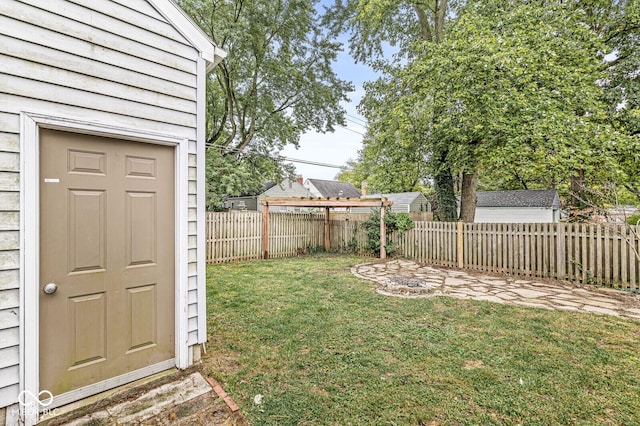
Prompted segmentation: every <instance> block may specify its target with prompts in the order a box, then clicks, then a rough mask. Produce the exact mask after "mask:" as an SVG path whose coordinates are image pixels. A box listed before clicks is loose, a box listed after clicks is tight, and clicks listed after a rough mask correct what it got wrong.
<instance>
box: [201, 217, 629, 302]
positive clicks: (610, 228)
mask: <svg viewBox="0 0 640 426" xmlns="http://www.w3.org/2000/svg"><path fill="white" fill-rule="evenodd" d="M323 220H324V215H323V214H302V213H273V214H271V215H270V217H269V222H270V223H269V251H270V256H271V257H285V256H296V255H299V254H301V253H302V252H305V251H306V250H308V249H310V248H313V249H315V248H318V247H322V246H323V242H324V225H323ZM361 223H362V222H361V221H360V220H350V219H348V218H347V219H346V220H345V219H344V218H340V219H332V220H331V221H330V228H331V249H332V250H336V251H342V250H348V251H360V252H362V249H363V247H365V246H366V243H367V240H366V236H365V235H364V232H363V227H362V226H361ZM262 229H263V227H262V214H260V213H255V212H253V213H208V216H207V236H206V238H207V261H208V262H229V261H237V260H250V259H260V258H261V256H262V251H261V242H262ZM639 233H640V227H637V226H636V227H628V226H624V225H609V224H606V225H605V224H601V225H600V224H593V225H587V224H565V223H533V224H506V223H471V224H468V223H447V222H422V221H421V222H415V228H414V229H412V230H410V231H408V232H406V233H405V234H404V235H402V236H401V237H398V236H397V235H392V236H391V242H392V243H395V244H399V248H398V251H397V254H398V255H399V256H402V257H406V258H410V259H415V260H416V261H418V262H425V263H430V264H434V265H441V266H446V267H455V268H467V269H472V270H478V271H486V272H495V273H505V274H510V275H515V276H522V277H539V278H552V279H559V280H567V281H574V282H579V283H589V284H597V285H602V286H608V287H622V288H627V289H631V290H640V260H639V259H638V257H639V256H638V253H639V252H640V239H639V238H638V234H639Z"/></svg>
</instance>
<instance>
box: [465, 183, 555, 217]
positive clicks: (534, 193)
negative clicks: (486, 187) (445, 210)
mask: <svg viewBox="0 0 640 426" xmlns="http://www.w3.org/2000/svg"><path fill="white" fill-rule="evenodd" d="M477 200H478V203H477V205H476V217H475V222H476V223H548V222H558V221H559V220H560V207H561V206H560V198H559V197H558V191H556V190H555V189H545V190H516V191H492V192H478V193H477Z"/></svg>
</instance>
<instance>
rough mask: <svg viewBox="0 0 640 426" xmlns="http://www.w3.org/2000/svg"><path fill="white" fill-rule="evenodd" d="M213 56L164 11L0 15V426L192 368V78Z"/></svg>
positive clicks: (198, 245)
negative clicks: (159, 374)
mask: <svg viewBox="0 0 640 426" xmlns="http://www.w3.org/2000/svg"><path fill="white" fill-rule="evenodd" d="M224 56H225V53H224V52H223V51H221V50H220V49H218V48H217V47H216V46H215V45H214V44H213V43H212V42H211V41H210V40H209V38H208V37H207V36H206V35H205V34H204V33H203V32H202V31H201V30H200V29H199V28H198V27H197V26H196V25H195V24H194V23H193V22H192V21H191V20H190V19H189V18H187V16H186V15H185V14H184V13H183V11H182V10H180V9H179V8H178V7H177V6H176V4H175V3H174V2H173V1H171V0H91V1H80V0H0V92H1V93H0V419H2V420H4V422H5V423H6V424H7V425H12V426H13V425H16V424H27V425H32V424H34V423H35V422H36V421H37V420H38V409H36V408H34V407H39V408H40V409H43V408H46V409H52V408H55V407H57V406H60V405H64V404H67V403H69V402H72V401H75V400H79V399H83V398H85V397H87V396H89V395H92V394H96V393H99V392H102V391H104V390H105V389H108V388H112V387H115V386H118V385H121V384H123V383H126V382H130V381H133V380H136V379H139V378H142V377H145V376H148V375H151V374H154V373H156V372H158V371H162V370H166V369H171V368H176V367H177V368H181V369H184V368H186V367H188V366H189V365H191V364H193V363H194V361H196V360H197V359H199V357H200V350H201V344H202V343H203V342H205V340H206V338H207V334H206V318H205V315H206V310H205V300H206V298H205V240H204V239H205V232H204V230H205V222H204V221H205V182H204V173H205V112H206V111H205V110H206V105H205V102H206V97H205V89H206V78H207V77H206V75H207V71H208V70H210V69H211V68H212V67H214V66H215V64H216V63H217V62H218V61H220V60H222V58H223V57H224ZM49 392H50V393H51V394H52V395H53V399H52V400H49V399H47V400H46V404H38V401H37V399H38V397H39V396H40V398H43V395H44V396H46V395H48V393H49ZM45 405H46V407H44V406H45Z"/></svg>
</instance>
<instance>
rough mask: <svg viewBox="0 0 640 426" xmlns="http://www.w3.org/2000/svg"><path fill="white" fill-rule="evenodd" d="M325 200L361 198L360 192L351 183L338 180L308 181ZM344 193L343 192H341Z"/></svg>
mask: <svg viewBox="0 0 640 426" xmlns="http://www.w3.org/2000/svg"><path fill="white" fill-rule="evenodd" d="M307 180H308V181H309V182H310V183H311V184H313V186H315V187H316V189H317V190H318V191H319V192H320V194H322V196H323V197H324V198H335V197H348V198H360V191H358V190H357V189H356V187H355V186H353V185H352V184H350V183H349V182H339V181H337V180H322V179H307ZM340 191H342V192H340Z"/></svg>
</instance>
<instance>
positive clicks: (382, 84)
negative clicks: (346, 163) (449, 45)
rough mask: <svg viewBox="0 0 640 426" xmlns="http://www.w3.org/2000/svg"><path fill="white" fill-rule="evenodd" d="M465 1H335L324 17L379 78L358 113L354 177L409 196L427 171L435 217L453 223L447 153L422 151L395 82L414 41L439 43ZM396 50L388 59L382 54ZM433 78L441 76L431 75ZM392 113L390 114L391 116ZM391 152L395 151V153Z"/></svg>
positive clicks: (418, 131)
mask: <svg viewBox="0 0 640 426" xmlns="http://www.w3.org/2000/svg"><path fill="white" fill-rule="evenodd" d="M462 4H464V1H455V0H427V1H419V2H418V1H407V0H401V1H397V0H381V1H364V0H345V1H342V0H337V1H336V2H335V5H334V6H333V7H332V8H331V10H330V13H328V14H327V15H326V17H327V18H326V19H327V20H329V21H330V22H331V23H332V25H333V29H334V31H336V32H342V31H344V32H349V33H350V35H351V38H350V49H351V54H352V56H353V57H354V58H356V60H357V61H360V62H364V63H367V64H369V65H371V66H372V67H373V68H374V69H376V70H378V71H379V72H381V73H382V74H383V77H381V78H380V79H379V80H377V81H376V82H372V83H370V84H368V85H367V86H366V96H365V98H364V99H363V101H362V103H361V105H360V112H361V113H362V114H363V115H364V116H365V117H367V121H368V123H369V130H368V132H367V137H366V138H365V141H364V144H365V146H364V148H363V150H361V153H360V156H359V158H358V160H357V162H356V170H358V169H359V172H358V174H360V175H365V176H366V180H367V181H368V182H369V183H373V186H374V187H375V188H376V189H379V188H383V187H385V188H389V189H391V188H393V189H395V190H396V191H410V190H412V189H413V188H414V187H416V185H420V184H425V183H426V182H427V179H428V173H427V171H426V170H427V165H429V164H430V165H431V173H432V174H433V176H434V179H433V181H434V184H435V192H436V198H437V212H436V214H437V216H438V217H439V218H440V219H441V220H455V217H456V199H455V193H454V189H453V176H452V172H451V169H450V167H449V166H448V164H447V163H446V161H445V160H446V158H447V151H446V149H444V150H443V151H442V152H438V153H436V155H432V154H433V153H432V152H431V151H430V150H428V149H426V148H425V146H424V144H425V143H426V141H425V139H424V134H423V133H422V131H421V129H420V128H419V127H418V125H419V124H420V123H419V122H417V121H416V120H413V118H412V114H410V113H409V114H404V113H403V112H402V111H404V110H405V109H406V108H407V107H408V108H410V106H407V105H405V104H404V99H405V97H404V95H403V93H405V90H404V89H403V88H402V83H403V82H402V81H401V80H399V79H398V76H399V72H400V71H401V70H402V68H403V67H404V65H405V64H406V63H407V62H411V61H412V60H413V59H414V56H415V53H414V51H413V49H412V44H413V43H414V42H416V41H418V40H422V41H423V42H425V43H440V42H442V41H443V39H444V38H445V28H446V23H447V20H448V19H449V17H450V16H451V15H455V11H456V9H457V8H459V7H460V6H461V5H462ZM385 46H391V47H392V48H394V49H395V51H396V52H395V54H394V55H393V56H392V57H388V54H387V52H388V51H389V50H391V49H390V48H387V49H386V51H385ZM432 71H433V72H434V73H438V72H440V71H441V70H438V69H434V70H432ZM392 112H395V114H391V115H390V113H392ZM394 147H395V148H394Z"/></svg>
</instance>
